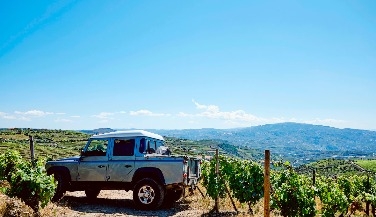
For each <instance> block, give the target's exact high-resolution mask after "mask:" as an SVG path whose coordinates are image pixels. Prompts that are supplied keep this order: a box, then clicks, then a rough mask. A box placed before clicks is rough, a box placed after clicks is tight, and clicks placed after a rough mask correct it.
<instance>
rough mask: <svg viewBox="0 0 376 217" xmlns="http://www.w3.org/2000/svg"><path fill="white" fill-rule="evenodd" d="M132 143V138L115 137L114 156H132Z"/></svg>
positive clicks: (133, 141)
mask: <svg viewBox="0 0 376 217" xmlns="http://www.w3.org/2000/svg"><path fill="white" fill-rule="evenodd" d="M134 145H135V140H134V139H128V140H124V139H116V140H115V142H114V156H133V155H134Z"/></svg>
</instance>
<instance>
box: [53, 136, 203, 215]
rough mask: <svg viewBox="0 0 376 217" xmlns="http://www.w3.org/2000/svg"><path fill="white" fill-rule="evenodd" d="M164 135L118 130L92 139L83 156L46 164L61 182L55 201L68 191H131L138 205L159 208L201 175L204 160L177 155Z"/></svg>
mask: <svg viewBox="0 0 376 217" xmlns="http://www.w3.org/2000/svg"><path fill="white" fill-rule="evenodd" d="M164 142H165V141H164V139H163V137H162V136H160V135H158V134H154V133H150V132H147V131H143V130H129V131H117V132H111V133H105V134H99V135H93V136H91V137H90V138H89V140H88V142H87V144H86V146H85V147H84V149H83V150H82V151H81V156H76V157H70V158H64V159H59V160H54V161H48V162H47V163H46V170H47V173H48V174H50V175H54V177H55V180H57V183H58V186H57V189H56V193H55V196H54V198H53V199H54V200H59V199H60V198H61V197H63V195H64V193H65V192H66V191H85V193H86V196H87V197H88V198H96V197H97V196H98V194H99V192H100V191H101V190H126V191H128V190H133V201H134V203H135V205H136V206H137V207H138V208H139V209H144V210H149V209H156V208H158V207H160V206H161V205H162V203H172V202H174V201H176V200H178V199H180V198H181V196H182V195H183V193H184V189H185V187H188V186H189V187H194V186H195V185H196V184H197V181H198V179H199V178H200V174H201V168H200V160H199V159H196V158H188V157H186V156H173V155H170V154H171V153H170V151H169V150H168V148H167V147H166V146H165V145H164Z"/></svg>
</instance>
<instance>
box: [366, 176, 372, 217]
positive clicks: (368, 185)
mask: <svg viewBox="0 0 376 217" xmlns="http://www.w3.org/2000/svg"><path fill="white" fill-rule="evenodd" d="M369 189H370V184H369V174H368V175H367V187H366V192H367V193H368V192H369ZM370 204H371V203H370V201H366V210H365V213H366V215H367V216H369V205H370Z"/></svg>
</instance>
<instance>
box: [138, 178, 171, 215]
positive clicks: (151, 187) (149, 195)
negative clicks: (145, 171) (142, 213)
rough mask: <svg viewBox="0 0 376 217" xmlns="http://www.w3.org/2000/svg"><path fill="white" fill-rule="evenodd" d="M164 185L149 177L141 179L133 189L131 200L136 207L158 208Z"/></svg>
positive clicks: (161, 201) (163, 192) (162, 198)
mask: <svg viewBox="0 0 376 217" xmlns="http://www.w3.org/2000/svg"><path fill="white" fill-rule="evenodd" d="M164 195H165V189H164V187H163V186H162V185H161V184H159V183H158V182H156V181H155V180H153V179H150V178H144V179H141V180H140V181H138V182H137V183H136V185H135V186H134V189H133V201H134V203H135V205H136V207H137V208H139V209H142V210H153V209H157V208H159V207H160V206H161V205H162V203H163V200H164Z"/></svg>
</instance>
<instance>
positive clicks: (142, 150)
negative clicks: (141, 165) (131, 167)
mask: <svg viewBox="0 0 376 217" xmlns="http://www.w3.org/2000/svg"><path fill="white" fill-rule="evenodd" d="M145 148H146V141H145V138H142V139H141V140H140V147H139V149H138V151H139V152H140V153H144V152H145Z"/></svg>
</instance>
